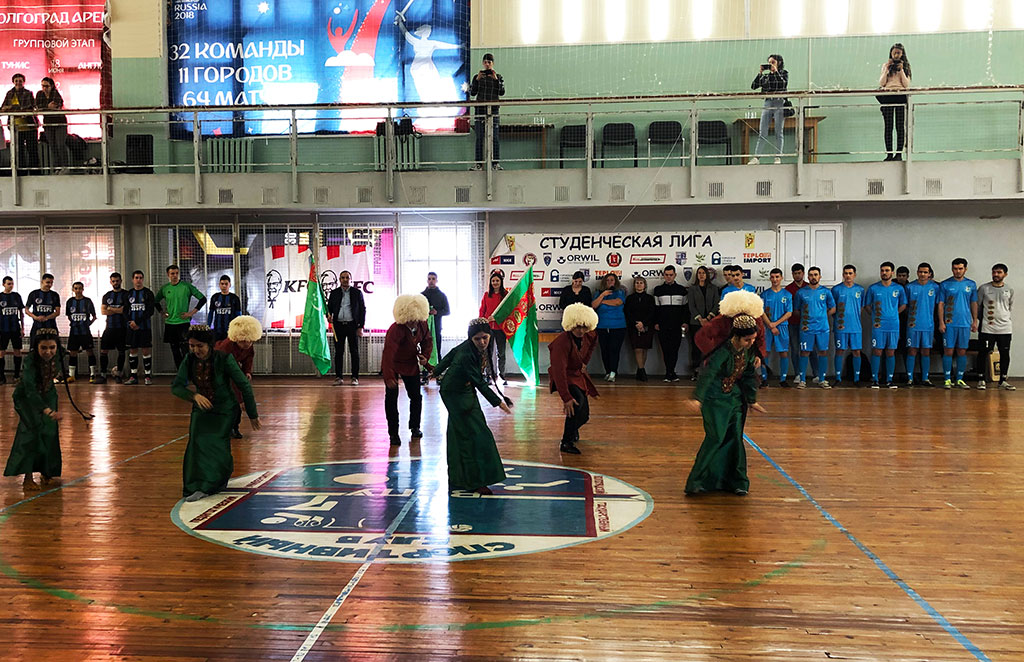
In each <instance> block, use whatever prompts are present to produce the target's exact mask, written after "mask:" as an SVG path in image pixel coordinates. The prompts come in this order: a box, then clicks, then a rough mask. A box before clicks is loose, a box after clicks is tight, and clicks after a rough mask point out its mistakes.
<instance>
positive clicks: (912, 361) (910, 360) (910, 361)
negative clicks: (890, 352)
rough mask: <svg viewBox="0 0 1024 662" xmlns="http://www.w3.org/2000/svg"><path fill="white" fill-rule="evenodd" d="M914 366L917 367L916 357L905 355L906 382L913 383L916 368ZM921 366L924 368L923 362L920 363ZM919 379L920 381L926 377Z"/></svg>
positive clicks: (922, 376)
mask: <svg viewBox="0 0 1024 662" xmlns="http://www.w3.org/2000/svg"><path fill="white" fill-rule="evenodd" d="M916 365H917V357H916V356H914V355H912V354H908V355H907V382H913V381H914V368H915V367H916ZM921 365H922V367H923V366H924V362H923V361H922V362H921ZM921 378H922V379H926V377H925V376H924V375H921Z"/></svg>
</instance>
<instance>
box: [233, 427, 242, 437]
mask: <svg viewBox="0 0 1024 662" xmlns="http://www.w3.org/2000/svg"><path fill="white" fill-rule="evenodd" d="M231 438H232V439H241V438H242V433H241V432H239V431H238V428H235V429H234V430H232V431H231Z"/></svg>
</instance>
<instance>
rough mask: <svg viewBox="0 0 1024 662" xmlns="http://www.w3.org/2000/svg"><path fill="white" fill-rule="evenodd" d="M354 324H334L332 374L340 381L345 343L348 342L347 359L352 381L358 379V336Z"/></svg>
mask: <svg viewBox="0 0 1024 662" xmlns="http://www.w3.org/2000/svg"><path fill="white" fill-rule="evenodd" d="M357 330H358V328H357V327H356V323H355V322H337V321H336V322H335V323H334V372H335V374H336V375H338V379H341V373H342V366H343V365H344V363H345V361H344V358H345V342H346V341H347V342H348V358H349V363H351V364H352V365H351V366H350V367H351V368H352V379H359V336H358V335H357V334H356V331H357Z"/></svg>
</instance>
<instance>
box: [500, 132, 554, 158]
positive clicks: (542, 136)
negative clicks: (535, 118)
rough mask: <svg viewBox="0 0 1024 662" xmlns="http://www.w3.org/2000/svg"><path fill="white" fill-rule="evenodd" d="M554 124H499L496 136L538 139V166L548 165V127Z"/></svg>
mask: <svg viewBox="0 0 1024 662" xmlns="http://www.w3.org/2000/svg"><path fill="white" fill-rule="evenodd" d="M553 128H555V125H554V124H499V125H498V138H499V139H504V138H513V139H515V138H534V137H535V138H537V140H539V141H540V167H541V168H547V167H548V129H553Z"/></svg>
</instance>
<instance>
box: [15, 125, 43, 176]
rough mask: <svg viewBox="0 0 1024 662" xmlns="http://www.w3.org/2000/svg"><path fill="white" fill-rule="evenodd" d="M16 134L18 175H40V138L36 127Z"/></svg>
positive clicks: (16, 131)
mask: <svg viewBox="0 0 1024 662" xmlns="http://www.w3.org/2000/svg"><path fill="white" fill-rule="evenodd" d="M14 133H15V134H16V135H17V138H18V174H19V175H32V174H39V173H38V172H36V171H37V170H39V136H38V134H37V133H36V129H35V127H33V128H31V129H28V130H20V129H19V130H15V132H14Z"/></svg>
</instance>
